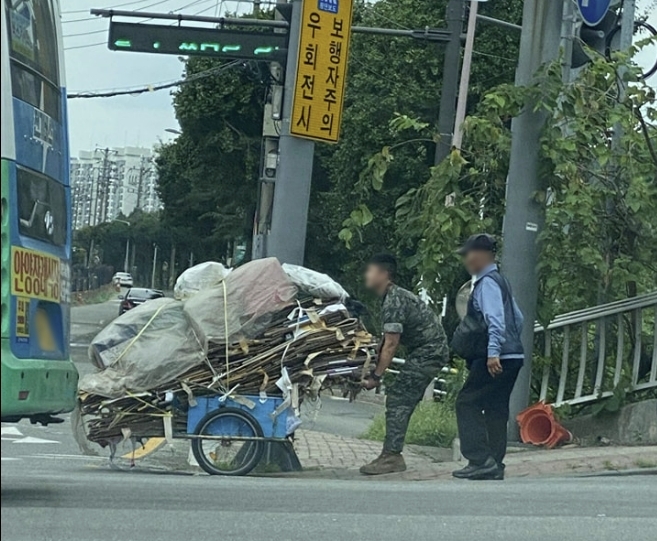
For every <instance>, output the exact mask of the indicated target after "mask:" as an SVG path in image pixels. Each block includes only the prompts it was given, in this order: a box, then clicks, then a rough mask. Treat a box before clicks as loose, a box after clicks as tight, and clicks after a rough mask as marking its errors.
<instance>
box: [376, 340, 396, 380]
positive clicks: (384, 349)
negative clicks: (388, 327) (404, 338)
mask: <svg viewBox="0 0 657 541" xmlns="http://www.w3.org/2000/svg"><path fill="white" fill-rule="evenodd" d="M400 337H401V334H399V333H395V332H387V333H385V334H384V335H383V344H381V348H380V349H379V359H378V362H377V363H376V368H375V369H374V376H375V378H378V379H380V378H381V377H382V376H383V374H384V373H385V371H386V370H387V369H388V368H389V367H390V365H391V364H392V359H393V358H394V356H395V353H396V351H397V348H398V347H399V338H400Z"/></svg>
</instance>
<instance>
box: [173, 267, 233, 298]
mask: <svg viewBox="0 0 657 541" xmlns="http://www.w3.org/2000/svg"><path fill="white" fill-rule="evenodd" d="M230 271H231V269H227V268H226V267H224V266H223V265H222V264H221V263H217V262H216V261H206V262H205V263H199V264H198V265H194V266H193V267H191V268H189V269H187V270H185V271H184V272H183V273H182V274H181V275H180V276H178V279H177V280H176V285H175V286H173V296H174V297H175V298H176V299H178V300H185V299H187V298H189V297H191V296H192V295H194V294H196V293H198V292H199V291H201V290H203V289H208V288H210V287H213V286H216V285H217V284H219V283H220V282H221V281H222V280H223V279H224V278H226V276H228V273H230Z"/></svg>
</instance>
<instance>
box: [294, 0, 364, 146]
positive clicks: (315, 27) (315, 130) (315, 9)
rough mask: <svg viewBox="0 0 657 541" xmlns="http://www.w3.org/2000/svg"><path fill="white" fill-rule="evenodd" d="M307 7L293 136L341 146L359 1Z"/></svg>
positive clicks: (325, 0)
mask: <svg viewBox="0 0 657 541" xmlns="http://www.w3.org/2000/svg"><path fill="white" fill-rule="evenodd" d="M302 3H303V11H302V14H301V37H300V40H299V57H298V60H297V77H296V81H295V87H294V100H293V104H292V119H291V124H290V133H291V134H292V135H296V136H298V137H305V138H308V139H316V140H319V141H326V142H329V143H337V141H338V138H339V136H340V123H341V121H342V104H343V101H344V88H345V78H346V75H347V59H348V57H349V40H350V37H351V16H352V11H353V0H302Z"/></svg>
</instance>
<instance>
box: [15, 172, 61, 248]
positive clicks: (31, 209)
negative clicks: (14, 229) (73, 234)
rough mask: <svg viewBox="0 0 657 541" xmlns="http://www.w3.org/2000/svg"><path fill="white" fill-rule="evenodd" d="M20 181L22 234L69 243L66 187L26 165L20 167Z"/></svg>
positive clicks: (17, 178)
mask: <svg viewBox="0 0 657 541" xmlns="http://www.w3.org/2000/svg"><path fill="white" fill-rule="evenodd" d="M16 181H17V182H16V191H17V192H18V230H19V232H20V234H21V235H25V236H27V237H32V238H35V239H39V240H42V241H45V242H49V243H51V244H55V245H57V246H63V245H65V244H66V232H67V230H68V224H67V219H66V216H67V211H66V191H65V188H64V186H62V185H61V184H59V183H58V182H56V181H54V180H52V179H49V178H48V177H45V176H43V175H39V174H38V173H35V172H34V171H31V170H29V169H25V168H23V167H17V168H16Z"/></svg>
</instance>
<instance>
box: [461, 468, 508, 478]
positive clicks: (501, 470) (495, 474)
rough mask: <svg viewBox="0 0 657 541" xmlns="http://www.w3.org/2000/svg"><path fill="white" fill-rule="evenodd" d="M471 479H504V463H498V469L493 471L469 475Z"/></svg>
mask: <svg viewBox="0 0 657 541" xmlns="http://www.w3.org/2000/svg"><path fill="white" fill-rule="evenodd" d="M469 479H470V480H472V481H504V465H502V466H499V465H498V467H497V469H496V470H495V471H494V472H492V473H489V474H483V475H481V476H476V477H469Z"/></svg>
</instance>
